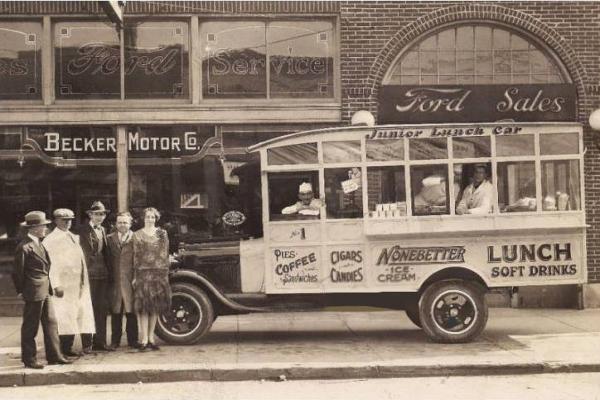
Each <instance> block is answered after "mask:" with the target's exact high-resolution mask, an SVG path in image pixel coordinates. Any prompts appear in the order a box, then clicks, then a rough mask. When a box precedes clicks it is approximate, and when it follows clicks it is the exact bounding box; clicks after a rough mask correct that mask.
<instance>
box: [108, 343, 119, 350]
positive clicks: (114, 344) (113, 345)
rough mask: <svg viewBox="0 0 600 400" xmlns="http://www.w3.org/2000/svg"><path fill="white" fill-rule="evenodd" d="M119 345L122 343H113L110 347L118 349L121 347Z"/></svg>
mask: <svg viewBox="0 0 600 400" xmlns="http://www.w3.org/2000/svg"><path fill="white" fill-rule="evenodd" d="M119 346H120V344H119V343H111V345H110V347H111V348H112V349H113V350H116V349H118V348H119Z"/></svg>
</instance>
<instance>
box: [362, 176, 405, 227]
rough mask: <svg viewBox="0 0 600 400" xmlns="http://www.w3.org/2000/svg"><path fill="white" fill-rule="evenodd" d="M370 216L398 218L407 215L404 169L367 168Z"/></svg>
mask: <svg viewBox="0 0 600 400" xmlns="http://www.w3.org/2000/svg"><path fill="white" fill-rule="evenodd" d="M367 185H368V186H369V216H370V217H372V218H396V217H401V216H405V215H406V186H405V179H404V167H402V166H394V167H369V168H367Z"/></svg>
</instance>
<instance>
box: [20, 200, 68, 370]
mask: <svg viewBox="0 0 600 400" xmlns="http://www.w3.org/2000/svg"><path fill="white" fill-rule="evenodd" d="M49 223H50V221H48V220H47V219H46V214H45V213H44V212H42V211H31V212H29V213H27V215H25V222H23V223H22V224H21V225H22V226H24V227H25V228H26V229H27V231H28V232H27V236H26V237H25V238H24V239H23V240H22V241H21V243H19V245H18V246H17V250H16V253H15V268H14V271H13V275H12V277H13V282H14V284H15V288H16V289H17V293H18V294H19V296H22V297H23V300H24V301H25V307H24V308H23V325H22V326H21V360H22V361H23V364H24V365H25V367H26V368H34V369H42V368H44V366H43V365H42V364H40V363H39V362H38V361H37V351H36V344H35V337H36V335H37V332H38V329H39V326H40V322H41V323H42V330H43V331H44V349H45V350H46V360H47V361H48V364H50V365H53V364H71V361H70V360H67V359H66V358H64V357H63V355H62V354H61V352H60V343H59V339H58V325H57V323H56V316H55V314H54V308H53V307H52V300H51V296H52V295H53V294H55V295H56V296H57V297H62V295H63V293H62V291H60V290H56V293H54V291H53V288H52V284H51V282H50V275H49V273H50V258H49V257H48V253H47V252H46V249H45V248H44V246H43V245H42V243H41V240H42V239H43V238H44V236H46V233H47V228H46V225H48V224H49Z"/></svg>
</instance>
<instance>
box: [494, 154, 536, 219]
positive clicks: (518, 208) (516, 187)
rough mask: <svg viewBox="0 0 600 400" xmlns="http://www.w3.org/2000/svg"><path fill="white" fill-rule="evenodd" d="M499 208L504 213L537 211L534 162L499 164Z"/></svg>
mask: <svg viewBox="0 0 600 400" xmlns="http://www.w3.org/2000/svg"><path fill="white" fill-rule="evenodd" d="M498 206H499V207H500V212H503V213H504V212H525V211H535V210H537V204H536V193H535V163H534V162H533V161H519V162H499V163H498Z"/></svg>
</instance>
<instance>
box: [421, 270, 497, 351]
mask: <svg viewBox="0 0 600 400" xmlns="http://www.w3.org/2000/svg"><path fill="white" fill-rule="evenodd" d="M419 314H420V316H421V323H422V325H423V330H424V331H425V333H427V335H428V336H429V337H430V338H431V339H432V340H434V341H436V342H440V343H465V342H469V341H471V340H473V339H475V338H476V337H477V336H479V334H481V332H482V331H483V329H484V328H485V325H486V323H487V318H488V308H487V304H486V302H485V293H484V290H483V288H482V287H480V286H479V285H478V284H476V283H473V282H468V281H441V282H436V283H434V284H432V285H431V286H429V287H428V288H427V289H425V291H424V292H423V297H422V300H421V304H420V306H419Z"/></svg>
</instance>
